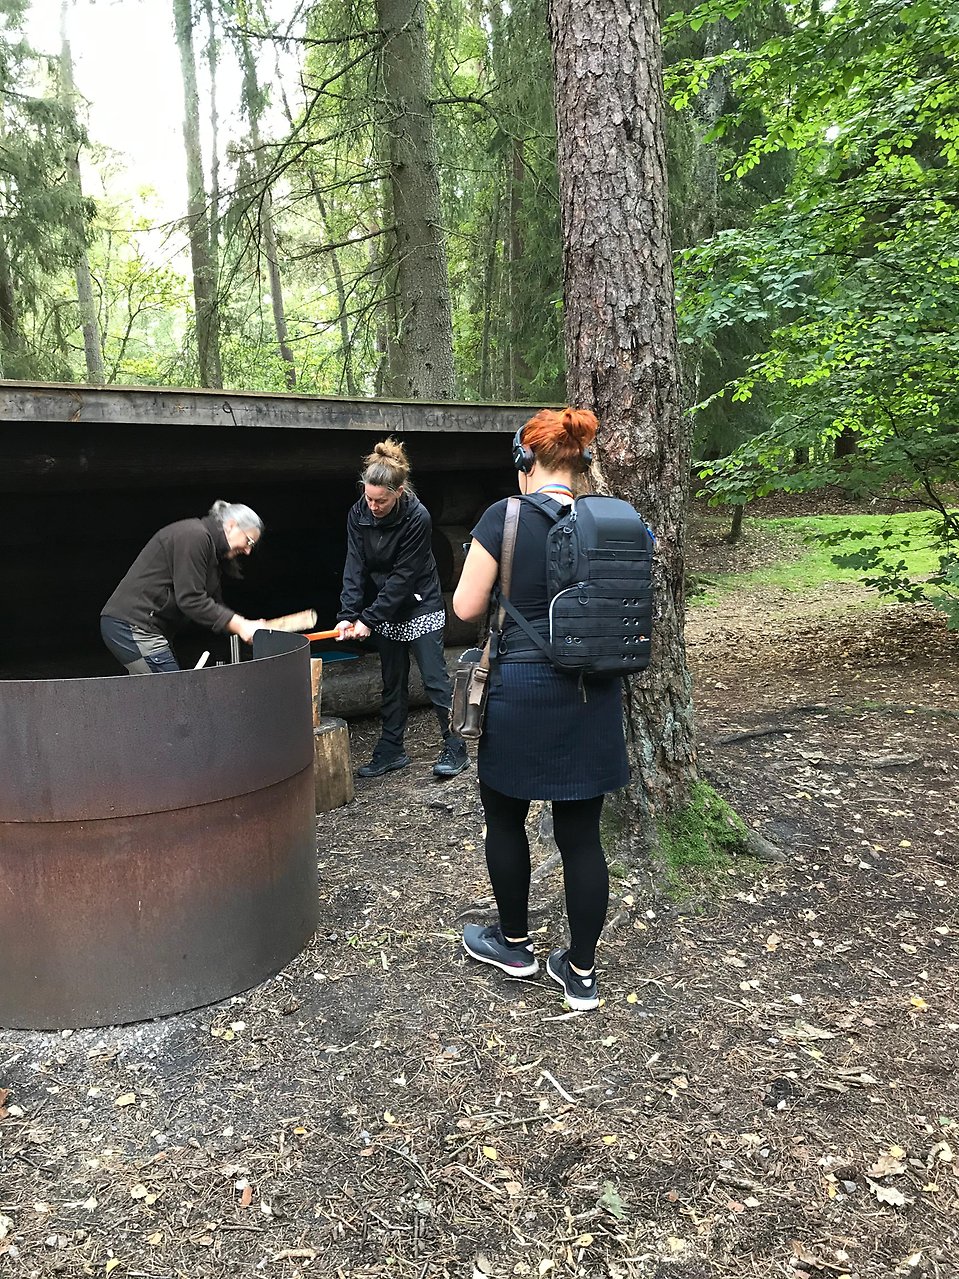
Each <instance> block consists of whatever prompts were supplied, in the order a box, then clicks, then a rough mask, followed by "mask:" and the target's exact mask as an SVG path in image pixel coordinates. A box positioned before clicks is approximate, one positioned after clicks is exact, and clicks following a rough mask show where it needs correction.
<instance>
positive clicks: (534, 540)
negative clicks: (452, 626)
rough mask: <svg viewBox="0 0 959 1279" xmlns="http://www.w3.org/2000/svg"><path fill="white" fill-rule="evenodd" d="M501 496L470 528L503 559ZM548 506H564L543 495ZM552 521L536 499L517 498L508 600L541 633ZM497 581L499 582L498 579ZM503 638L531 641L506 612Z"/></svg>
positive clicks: (517, 643) (516, 643)
mask: <svg viewBox="0 0 959 1279" xmlns="http://www.w3.org/2000/svg"><path fill="white" fill-rule="evenodd" d="M508 500H509V499H508V498H505V497H504V498H503V500H502V501H500V502H494V504H493V505H492V506H491V507H489V508H488V509H487V510H486V511H484V512H483V514H482V515H481V516H480V519H479V523H478V524H477V525H476V527H475V528H474V529H473V537H474V538H475V539H476V540H477V542H479V544H480V545H481V546H482V547H483V548H484V550H487V551H489V553H490V555H492V556H493V558H494V559H495V560H497V561H499V560H501V559H502V552H503V525H504V524H505V522H506V503H507V501H508ZM546 502H547V504H548V506H549V509H550V510H551V511H553V512H555V513H556V514H560V513H561V512H562V510H563V507H562V505H561V504H560V503H559V502H554V501H553V500H552V498H549V499H546ZM552 527H553V521H552V520H551V519H550V518H549V516H548V515H546V513H545V512H544V511H543V510H542V509H541V508H540V507H539V505H538V504H537V502H531V501H520V509H519V528H518V529H517V532H516V549H515V551H514V552H513V578H512V582H511V584H510V592H509V598H510V603H511V604H514V605H515V606H516V608H517V609H518V610H519V611H520V612H521V613H522V614H523V616H524V617H525V618H526V620H527V621H528V622H530V623H532V624H533V625H536V624H537V623H541V625H536V629H537V630H538V631H540V632H541V634H543V635H544V636H545V635H546V634H547V632H548V618H549V599H548V597H547V594H546V538H547V535H548V534H549V531H550V529H551V528H552ZM497 584H498V585H499V583H497ZM503 638H504V640H505V641H506V643H507V646H508V647H509V646H510V642H511V641H512V647H513V648H514V649H517V648H524V649H525V648H530V647H532V642H531V641H530V640H529V639H528V638H527V637H526V636H525V635H524V634H523V632H522V631H521V630H520V628H519V627H518V626H517V625H516V623H515V622H514V621H513V620H512V618H511V617H510V616H509V615H508V614H507V616H506V619H505V622H504V624H503Z"/></svg>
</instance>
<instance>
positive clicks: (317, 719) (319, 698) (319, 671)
mask: <svg viewBox="0 0 959 1279" xmlns="http://www.w3.org/2000/svg"><path fill="white" fill-rule="evenodd" d="M310 687H311V689H312V694H313V727H314V728H319V727H320V724H321V723H322V721H323V712H322V710H321V706H322V703H323V659H322V657H311V658H310Z"/></svg>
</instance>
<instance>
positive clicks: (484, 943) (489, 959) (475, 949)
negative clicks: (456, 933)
mask: <svg viewBox="0 0 959 1279" xmlns="http://www.w3.org/2000/svg"><path fill="white" fill-rule="evenodd" d="M463 948H464V950H465V951H466V953H467V954H468V955H472V956H473V958H474V959H478V960H479V961H480V963H481V964H492V965H493V967H494V968H501V969H502V970H503V972H504V973H508V974H509V975H510V977H533V976H535V975H536V973H538V972H539V960H538V959H537V958H536V956H535V955H534V954H533V943H532V942H531V941H526V942H523V943H522V944H521V945H518V946H512V945H510V943H509V942H508V941H506V940H505V939H504V937H503V934H502V933H501V932H500V929H499V925H498V924H490V925H489V926H488V927H485V928H484V927H483V925H482V924H467V925H466V927H465V928H464V929H463Z"/></svg>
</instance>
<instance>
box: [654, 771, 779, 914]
mask: <svg viewBox="0 0 959 1279" xmlns="http://www.w3.org/2000/svg"><path fill="white" fill-rule="evenodd" d="M657 834H658V838H659V850H660V856H661V859H662V864H663V866H664V868H665V874H666V883H667V892H668V893H669V895H670V896H671V897H674V898H677V899H679V898H682V897H685V896H687V895H688V894H689V893H690V892H696V891H702V890H704V889H706V890H709V889H715V888H717V887H718V886H719V885H721V884H722V883H723V882H724V881H725V880H728V877H729V876H730V875H731V874H734V873H736V872H737V871H746V870H751V869H755V867H756V866H757V865H758V863H756V862H755V861H754V860H753V859H751V858H749V857H748V854H747V849H746V838H747V835H748V832H747V830H746V826H745V823H744V822H743V820H742V818H741V817H739V816H738V814H737V813H736V812H734V810H733V809H732V808H730V806H729V805H728V804H727V803H726V801H725V800H724V799H722V798H721V796H719V795H717V793H716V792H715V791H714V790H713V788H712V787H711V786H710V785H709V784H708V783H707V782H694V783H693V785H692V787H691V788H690V792H689V798H688V802H687V804H686V806H685V808H682V809H680V810H679V812H677V813H674V814H672V815H671V816H670V817H668V818H665V819H663V820H662V821H660V822H659V824H658V827H657Z"/></svg>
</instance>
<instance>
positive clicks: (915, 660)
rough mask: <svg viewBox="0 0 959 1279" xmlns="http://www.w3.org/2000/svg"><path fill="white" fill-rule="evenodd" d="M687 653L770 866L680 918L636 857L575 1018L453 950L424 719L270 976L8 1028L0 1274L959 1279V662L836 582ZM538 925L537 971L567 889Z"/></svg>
mask: <svg viewBox="0 0 959 1279" xmlns="http://www.w3.org/2000/svg"><path fill="white" fill-rule="evenodd" d="M768 553H769V552H768V548H766V547H765V546H764V544H763V539H762V533H761V529H759V530H758V531H757V529H756V528H755V527H752V526H747V536H746V538H745V541H744V543H743V545H742V547H740V548H739V549H738V550H737V552H736V555H737V556H738V557H739V558H740V561H741V562H742V563H746V562H748V561H749V558H750V556H755V557H758V558H759V559H763V558H764V557H768ZM726 556H727V551H726V550H725V549H724V548H723V547H722V546H721V545H720V544H719V543H718V541H716V540H715V539H714V537H713V535H712V534H711V533H710V531H709V530H708V529H707V530H706V531H701V532H700V534H699V535H698V537H696V538H694V539H693V558H694V561H696V562H698V564H699V566H700V567H701V568H703V569H704V571H708V570H709V569H710V567H712V568H715V567H716V566H717V564H719V565H722V564H724V563H725V560H726ZM688 643H689V654H690V661H691V665H692V669H693V672H694V678H695V692H696V703H697V710H698V725H699V735H700V741H701V747H700V762H701V767H702V770H703V772H704V775H705V776H706V777H707V779H708V780H709V781H710V782H711V783H712V784H713V785H714V786H715V787H716V788H717V789H718V790H719V791H720V792H721V793H722V794H723V795H724V796H725V797H726V798H727V799H728V800H729V801H730V802H731V803H732V804H733V805H734V806H735V807H736V808H737V809H738V811H739V812H740V813H741V814H742V815H743V816H744V818H745V819H746V820H747V821H748V822H750V823H751V824H752V825H753V826H754V827H755V828H756V829H757V830H758V831H760V832H761V833H762V834H764V835H765V836H766V837H767V838H769V839H771V840H773V841H774V842H775V843H776V844H778V845H779V847H780V848H782V849H783V850H784V852H785V854H786V860H785V862H784V864H782V865H776V864H770V865H764V866H761V867H757V866H756V865H747V864H745V863H743V864H741V865H733V866H732V867H730V868H729V869H728V871H727V872H726V873H725V876H724V878H725V888H724V891H722V892H713V893H712V894H711V895H710V896H708V897H705V898H704V897H703V896H702V895H701V894H697V895H696V898H695V906H693V905H692V904H686V905H684V904H683V903H671V902H669V901H665V900H662V899H657V898H653V897H651V896H650V895H649V891H648V888H647V884H646V879H645V877H644V876H643V875H642V874H639V873H635V872H634V873H630V872H628V871H627V870H625V869H624V868H623V867H621V866H615V867H614V868H613V869H614V880H613V896H614V900H613V903H612V908H611V923H610V926H609V928H608V930H607V933H606V936H605V939H604V942H603V944H602V946H601V949H600V951H599V956H598V959H599V971H600V975H601V984H602V993H603V996H604V1002H603V1004H602V1006H601V1008H600V1009H599V1011H598V1012H596V1013H594V1014H572V1013H568V1012H566V1010H565V1009H564V1008H563V1006H562V1004H561V1002H560V995H559V991H558V989H557V988H556V987H555V986H554V985H552V983H550V982H548V981H546V980H544V979H542V978H540V979H536V980H533V981H526V982H523V981H516V980H509V979H507V978H506V977H505V976H503V975H502V974H500V973H498V972H497V971H495V970H493V969H490V968H487V967H484V966H481V965H478V964H475V963H473V962H471V961H468V960H467V959H466V958H465V957H464V956H463V954H462V953H461V951H460V948H459V945H458V942H457V937H458V932H459V929H460V927H461V925H462V918H463V917H464V912H470V911H472V914H469V915H468V917H470V918H476V917H481V916H482V907H480V909H479V911H477V907H476V903H477V902H481V901H482V899H483V898H484V896H485V894H486V893H487V892H488V887H487V881H486V877H485V871H484V864H483V857H482V843H481V818H480V810H479V806H478V800H477V793H476V784H475V771H474V770H472V769H471V770H470V771H469V772H468V773H466V774H464V775H462V776H461V777H459V778H457V779H455V780H453V781H451V782H447V783H437V782H435V781H434V779H433V778H432V776H431V771H430V770H431V765H432V761H433V759H434V757H435V753H436V750H437V743H436V742H435V740H434V737H433V732H434V729H433V723H432V718H431V716H430V715H429V714H428V713H426V712H419V713H417V714H416V715H415V716H414V717H413V722H412V732H411V740H410V753H411V755H412V757H413V766H412V768H411V769H409V770H406V771H404V772H402V773H398V774H393V775H390V776H388V777H386V778H384V779H381V780H378V781H373V782H366V783H363V782H360V783H358V787H357V796H356V800H355V802H354V803H352V804H350V805H349V806H347V807H346V808H343V809H341V810H338V811H337V812H335V813H333V814H329V815H327V816H325V817H323V818H322V819H321V820H320V821H319V823H318V848H319V870H320V887H321V923H320V928H319V932H318V935H317V937H316V940H315V942H314V943H313V944H312V945H311V946H310V947H309V949H308V950H307V951H305V952H304V953H303V954H302V955H300V956H299V957H298V958H297V960H296V961H295V962H294V963H292V964H291V965H290V966H289V967H288V968H286V969H285V970H284V971H283V972H282V973H281V974H279V975H278V976H277V977H276V978H275V979H273V980H272V981H269V982H267V983H266V984H265V985H263V986H261V987H258V988H257V989H256V990H254V991H252V992H250V993H248V994H247V995H245V996H242V997H238V998H235V999H232V1000H229V1001H226V1002H225V1003H223V1004H221V1005H218V1006H216V1007H213V1008H208V1009H203V1010H199V1011H197V1012H193V1013H189V1014H185V1015H182V1016H176V1017H168V1018H165V1019H162V1020H158V1021H155V1022H150V1023H144V1024H140V1025H136V1026H130V1027H125V1028H120V1029H109V1030H95V1031H76V1032H73V1033H70V1032H65V1033H62V1034H38V1033H31V1032H12V1031H0V1276H5V1275H10V1276H37V1277H40V1276H44V1277H46V1276H52V1275H65V1276H68V1277H70V1279H72V1277H73V1276H80V1275H96V1276H102V1275H108V1274H111V1273H112V1274H114V1275H115V1276H116V1279H127V1277H128V1276H129V1277H130V1279H173V1277H174V1276H176V1279H180V1277H181V1276H182V1277H184V1279H185V1277H189V1279H194V1277H196V1276H216V1277H217V1279H219V1277H221V1276H224V1277H225V1276H229V1275H261V1274H262V1275H264V1276H276V1277H278V1279H279V1277H282V1279H297V1277H299V1279H307V1277H308V1276H311V1275H324V1276H332V1275H335V1276H337V1279H347V1277H349V1279H374V1277H377V1279H380V1277H384V1276H387V1275H390V1276H397V1277H400V1279H405V1277H407V1276H409V1277H410V1279H441V1277H442V1276H456V1277H459V1276H463V1277H464V1279H483V1276H491V1277H493V1279H507V1276H510V1275H518V1276H534V1277H536V1279H545V1277H546V1276H551V1277H553V1279H559V1277H560V1276H567V1275H568V1276H577V1275H579V1276H596V1277H599V1276H603V1277H607V1279H633V1277H635V1279H712V1277H713V1276H724V1277H728V1279H733V1277H736V1279H740V1277H743V1276H757V1277H761V1279H767V1277H772V1276H787V1277H791V1279H804V1277H807V1279H839V1277H840V1276H842V1275H847V1276H850V1277H851V1279H893V1277H894V1276H895V1277H897V1279H898V1277H899V1276H911V1277H912V1279H933V1277H936V1279H954V1277H955V1276H959V1084H957V1074H956V1067H957V1061H959V995H957V989H956V978H955V974H956V965H957V953H956V952H957V938H959V889H957V861H959V854H957V825H959V821H957V818H959V787H957V784H956V783H957V769H959V636H957V635H954V634H949V633H948V632H947V631H946V629H945V626H944V624H943V622H942V619H941V617H940V616H939V615H937V614H935V613H934V612H932V611H931V610H927V609H921V608H902V607H897V608H889V607H876V606H875V604H874V602H873V603H872V605H871V606H870V604H869V601H868V598H867V596H866V593H865V592H864V591H863V590H862V589H861V588H859V587H856V586H849V585H846V584H842V583H833V584H830V585H828V586H826V587H822V588H818V589H816V590H815V591H812V592H806V593H803V592H799V593H796V592H788V591H784V590H779V589H770V588H769V587H762V586H755V587H749V588H748V589H744V590H741V591H734V592H731V593H729V594H726V595H724V596H722V597H721V598H720V599H719V600H718V601H717V602H716V603H714V604H713V605H712V606H711V607H699V608H694V609H693V610H692V611H691V615H690V621H689V629H688ZM375 733H376V725H375V723H371V722H369V721H366V722H361V723H358V724H357V725H355V726H354V743H353V746H354V762H360V760H361V758H363V757H364V756H365V754H366V752H367V751H368V750H369V748H370V747H371V745H372V742H373V740H374V737H375ZM543 856H545V849H538V850H537V857H543ZM535 901H536V911H535V914H534V916H533V920H534V926H535V928H536V933H535V938H536V941H537V944H538V946H539V947H540V948H541V950H542V951H543V952H545V951H546V950H547V949H548V947H549V946H550V945H551V944H554V943H555V942H557V941H558V940H561V938H562V930H563V925H562V917H563V910H562V896H561V880H560V878H559V876H558V875H557V874H556V873H555V872H553V873H550V874H549V875H547V876H544V877H543V878H542V880H541V881H540V882H539V883H538V884H537V887H536V894H535ZM0 979H2V974H0Z"/></svg>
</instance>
